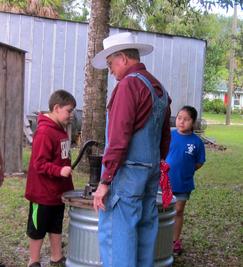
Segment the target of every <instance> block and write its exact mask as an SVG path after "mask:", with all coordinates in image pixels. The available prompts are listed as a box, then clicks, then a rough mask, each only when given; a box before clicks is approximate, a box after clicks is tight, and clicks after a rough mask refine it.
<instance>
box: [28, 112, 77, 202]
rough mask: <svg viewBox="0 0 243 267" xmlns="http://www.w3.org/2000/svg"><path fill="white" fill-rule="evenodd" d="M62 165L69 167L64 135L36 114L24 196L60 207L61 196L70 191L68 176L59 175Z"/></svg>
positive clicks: (47, 119) (54, 125)
mask: <svg viewBox="0 0 243 267" xmlns="http://www.w3.org/2000/svg"><path fill="white" fill-rule="evenodd" d="M63 166H71V159H70V142H69V139H68V135H67V133H66V131H65V130H64V129H63V128H62V127H61V126H59V125H58V124H56V123H55V122H54V121H53V120H51V119H50V118H49V117H47V116H45V115H42V114H39V116H38V127H37V129H36V132H35V134H34V138H33V144H32V154H31V158H30V163H29V170H28V176H27V183H26V191H25V197H26V198H27V199H28V200H30V201H32V202H35V203H38V204H43V205H59V204H62V201H61V195H62V194H63V193H64V192H66V191H69V190H73V182H72V177H62V176H61V175H60V171H61V169H62V167H63Z"/></svg>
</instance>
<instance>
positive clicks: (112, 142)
mask: <svg viewBox="0 0 243 267" xmlns="http://www.w3.org/2000/svg"><path fill="white" fill-rule="evenodd" d="M133 72H138V73H141V74H142V75H144V76H145V77H146V78H147V79H148V80H149V81H150V82H151V84H152V86H153V87H154V88H155V90H156V93H157V94H158V96H162V95H163V92H162V90H161V84H160V82H159V81H158V80H157V79H156V78H155V77H154V76H152V75H151V74H150V73H149V72H148V71H147V70H146V68H145V65H144V64H143V63H137V64H135V65H133V66H132V67H131V68H129V69H128V71H127V72H126V73H125V74H124V77H123V79H121V80H120V82H118V83H117V85H116V87H115V89H114V91H113V93H112V96H111V99H110V102H109V104H108V107H107V109H108V116H109V127H108V146H107V147H106V150H105V153H104V156H103V161H102V162H103V165H104V166H105V170H104V172H103V175H102V177H101V179H102V180H105V181H107V182H110V181H111V180H112V179H113V177H114V175H115V174H116V172H117V170H118V169H119V167H120V166H121V164H122V163H123V161H124V160H125V158H126V153H127V150H128V146H129V141H130V139H131V137H132V135H133V134H134V133H135V132H136V131H138V130H139V129H141V128H143V127H144V125H145V123H146V122H147V120H148V118H149V116H150V113H151V110H152V98H151V94H150V90H149V89H148V88H147V87H146V85H145V84H144V82H143V81H141V80H140V79H138V78H136V77H126V78H125V76H127V75H128V74H130V73H133ZM170 103H171V99H169V104H168V107H167V110H166V115H165V120H164V124H163V128H162V133H161V135H162V136H163V137H162V141H161V146H160V150H161V158H162V159H164V158H165V157H166V155H167V153H168V150H169V145H170V138H171V136H170V115H171V110H170Z"/></svg>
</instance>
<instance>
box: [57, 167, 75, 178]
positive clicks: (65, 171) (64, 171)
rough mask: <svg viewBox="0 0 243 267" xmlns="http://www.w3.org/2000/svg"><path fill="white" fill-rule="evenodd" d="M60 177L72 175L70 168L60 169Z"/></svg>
mask: <svg viewBox="0 0 243 267" xmlns="http://www.w3.org/2000/svg"><path fill="white" fill-rule="evenodd" d="M60 174H61V176H63V177H69V176H70V175H71V174H72V169H71V167H70V166H64V167H63V168H62V169H61V172H60Z"/></svg>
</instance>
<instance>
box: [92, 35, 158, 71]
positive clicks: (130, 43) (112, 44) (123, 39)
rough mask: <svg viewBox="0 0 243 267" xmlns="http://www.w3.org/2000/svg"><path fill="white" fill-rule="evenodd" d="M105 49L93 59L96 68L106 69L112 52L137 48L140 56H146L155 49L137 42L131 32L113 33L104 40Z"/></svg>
mask: <svg viewBox="0 0 243 267" xmlns="http://www.w3.org/2000/svg"><path fill="white" fill-rule="evenodd" d="M103 47H104V50H101V51H100V52H99V53H98V54H96V55H95V57H94V58H93V59H92V65H93V66H94V67H95V68H96V69H105V68H107V65H106V58H107V57H108V56H110V55H111V54H113V53H115V52H118V51H121V50H124V49H133V48H134V49H137V50H138V52H139V55H140V56H145V55H148V54H150V53H151V52H152V51H153V46H152V45H150V44H142V43H135V40H134V36H133V35H132V34H131V33H130V32H123V33H118V34H114V35H111V36H109V37H107V38H105V39H104V40H103Z"/></svg>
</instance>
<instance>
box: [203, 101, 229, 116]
mask: <svg viewBox="0 0 243 267" xmlns="http://www.w3.org/2000/svg"><path fill="white" fill-rule="evenodd" d="M203 110H204V111H205V112H213V113H217V114H218V113H224V114H225V113H226V108H225V105H224V102H223V101H222V100H221V99H213V100H209V99H207V98H206V99H204V100H203Z"/></svg>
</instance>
